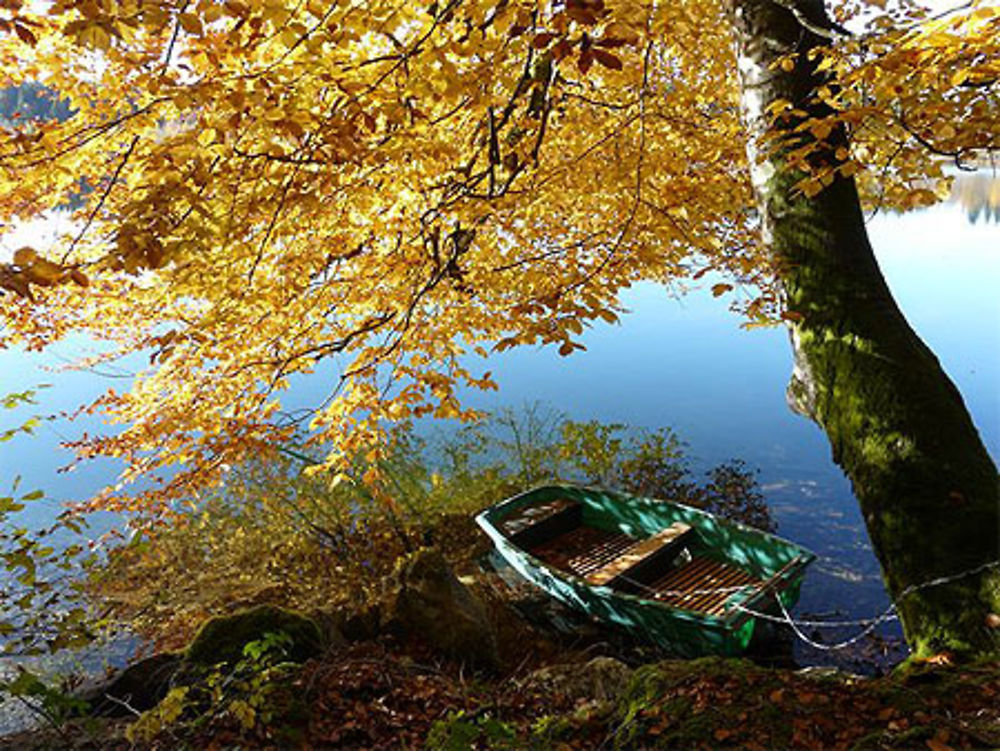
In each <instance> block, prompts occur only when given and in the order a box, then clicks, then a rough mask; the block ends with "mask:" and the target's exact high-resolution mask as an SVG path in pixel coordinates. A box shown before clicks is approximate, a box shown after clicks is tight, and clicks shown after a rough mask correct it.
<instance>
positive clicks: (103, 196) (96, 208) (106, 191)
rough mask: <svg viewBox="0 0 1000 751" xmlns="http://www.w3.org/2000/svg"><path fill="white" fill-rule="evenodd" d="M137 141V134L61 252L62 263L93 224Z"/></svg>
mask: <svg viewBox="0 0 1000 751" xmlns="http://www.w3.org/2000/svg"><path fill="white" fill-rule="evenodd" d="M138 143H139V136H133V137H132V143H130V144H129V146H128V150H127V151H126V152H125V155H124V156H123V157H122V160H121V162H120V163H119V165H118V168H117V169H116V170H115V173H114V174H113V175H112V176H111V179H110V180H108V184H107V186H106V187H105V188H104V192H103V193H102V194H101V197H100V199H99V200H98V201H97V205H96V206H94V208H93V210H92V211H91V212H90V216H88V217H87V222H86V224H84V225H83V227H82V228H81V229H80V232H79V233H78V234H77V236H76V237H74V238H73V242H71V243H70V245H69V248H67V250H66V252H65V253H64V254H63V257H62V263H63V264H65V263H66V261H67V259H68V258H69V257H70V255H71V254H72V253H73V250H74V249H75V248H76V246H77V245H78V244H79V242H80V241H81V240H82V239H83V236H84V235H85V234H86V233H87V230H89V229H90V225H91V224H93V222H94V218H95V217H96V216H97V212H99V211H100V210H101V209H102V208H103V207H104V202H105V201H106V200H107V198H108V196H109V195H110V194H111V189H112V188H113V187H114V186H115V183H116V182H118V177H119V176H120V175H121V173H122V170H123V169H124V168H125V165H126V164H127V163H128V160H129V158H130V157H131V156H132V152H133V151H135V147H136V144H138Z"/></svg>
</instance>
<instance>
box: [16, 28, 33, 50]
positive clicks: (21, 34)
mask: <svg viewBox="0 0 1000 751" xmlns="http://www.w3.org/2000/svg"><path fill="white" fill-rule="evenodd" d="M14 33H15V34H17V37H18V39H20V40H21V41H22V42H24V43H25V44H27V45H28V46H29V47H34V46H35V45H36V44H38V39H36V38H35V35H34V34H32V33H31V29H29V28H28V27H27V26H22V25H21V24H19V23H16V24H14Z"/></svg>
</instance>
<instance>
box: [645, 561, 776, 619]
mask: <svg viewBox="0 0 1000 751" xmlns="http://www.w3.org/2000/svg"><path fill="white" fill-rule="evenodd" d="M761 583H762V582H761V581H760V580H759V579H757V578H756V577H755V576H753V575H752V574H750V573H749V572H747V571H744V570H743V569H740V568H737V567H736V566H733V565H732V564H728V563H723V562H721V561H717V560H715V559H713V558H708V557H705V556H695V557H694V558H693V559H691V562H690V563H688V564H686V565H684V566H680V567H679V568H675V569H672V570H671V571H668V572H666V573H665V574H664V575H663V576H660V577H658V578H657V579H655V580H654V581H652V582H650V583H649V584H648V585H647V587H646V588H645V589H647V590H648V591H651V590H656V594H654V595H653V599H655V600H659V601H661V602H665V603H667V604H670V605H673V606H675V607H680V608H683V609H685V610H693V611H695V612H700V613H707V614H717V613H721V612H722V611H723V610H724V609H725V604H726V602H727V601H728V600H729V598H730V597H731V596H732V595H733V594H734V592H733V590H732V588H733V587H742V586H759V585H760V584H761ZM706 590H719V591H706Z"/></svg>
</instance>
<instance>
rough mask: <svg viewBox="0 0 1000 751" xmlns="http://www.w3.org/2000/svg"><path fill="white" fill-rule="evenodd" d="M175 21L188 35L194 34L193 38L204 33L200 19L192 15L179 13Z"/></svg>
mask: <svg viewBox="0 0 1000 751" xmlns="http://www.w3.org/2000/svg"><path fill="white" fill-rule="evenodd" d="M177 20H178V21H179V22H180V24H181V28H182V29H184V31H186V32H187V33H188V34H194V35H195V36H201V35H202V34H204V33H205V29H204V27H202V25H201V19H200V18H198V16H196V15H195V14H194V13H181V14H180V15H179V16H178V17H177Z"/></svg>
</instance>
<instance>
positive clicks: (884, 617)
mask: <svg viewBox="0 0 1000 751" xmlns="http://www.w3.org/2000/svg"><path fill="white" fill-rule="evenodd" d="M997 566H1000V560H997V561H990V562H989V563H984V564H982V565H980V566H976V567H975V568H971V569H967V570H966V571H961V572H959V573H957V574H952V575H950V576H939V577H937V578H936V579H931V580H930V581H926V582H922V583H920V584H911V585H910V586H909V587H907V588H906V589H904V590H903V591H902V592H900V594H899V598H898V599H899V600H900V601H901V600H903V598H905V597H908V596H909V595H911V594H913V593H914V592H918V591H920V590H922V589H928V588H930V587H937V586H940V585H942V584H949V583H951V582H954V581H958V580H959V579H964V578H965V577H967V576H972V575H974V574H978V573H981V572H983V571H985V570H986V569H989V568H995V567H997ZM774 599H775V600H777V602H778V607H779V608H781V615H782V616H783V617H781V618H778V617H777V616H773V615H770V614H768V613H760V612H758V611H756V610H753V609H751V608H748V607H745V606H744V605H741V604H739V603H733V607H735V608H736V609H737V610H740V611H742V612H744V613H748V614H750V615H752V616H754V617H755V618H760V619H762V620H765V621H771V622H772V623H783V624H787V625H788V627H789V628H791V629H792V633H794V634H795V635H796V636H797V637H798V638H799V639H801V640H802V641H804V642H805V643H806V644H808V645H809V646H811V647H814V648H816V649H821V650H824V651H833V650H837V649H844V648H845V647H849V646H851V645H852V644H855V643H856V642H858V641H860V640H861V639H863V638H865V637H866V636H868V635H869V634H870V633H872V632H873V631H874V630H875V629H876V628H877V627H878V626H879V624H881V623H887V622H889V621H894V620H898V619H899V616H898V615H897V614H896V603H892V604H890V605H889V607H888V608H886V609H885V610H884V611H883V612H882V614H881V615H879V616H877V617H875V618H863V619H859V620H855V621H797V620H795V619H793V618H792V617H791V616H790V615H789V614H788V610H787V609H786V608H785V603H783V602H782V601H781V598H780V597H778V596H777V595H776V596H775V598H774ZM866 624H867V628H865V629H864V630H863V631H861V632H860V633H858V634H855V635H854V636H852V637H851V638H849V639H845V640H844V641H842V642H838V643H836V644H821V643H820V642H817V641H814V640H813V639H810V638H809V637H808V636H806V635H805V634H804V633H802V630H801V629H800V628H799V626H808V627H812V628H815V627H824V626H827V627H844V626H862V625H866Z"/></svg>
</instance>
